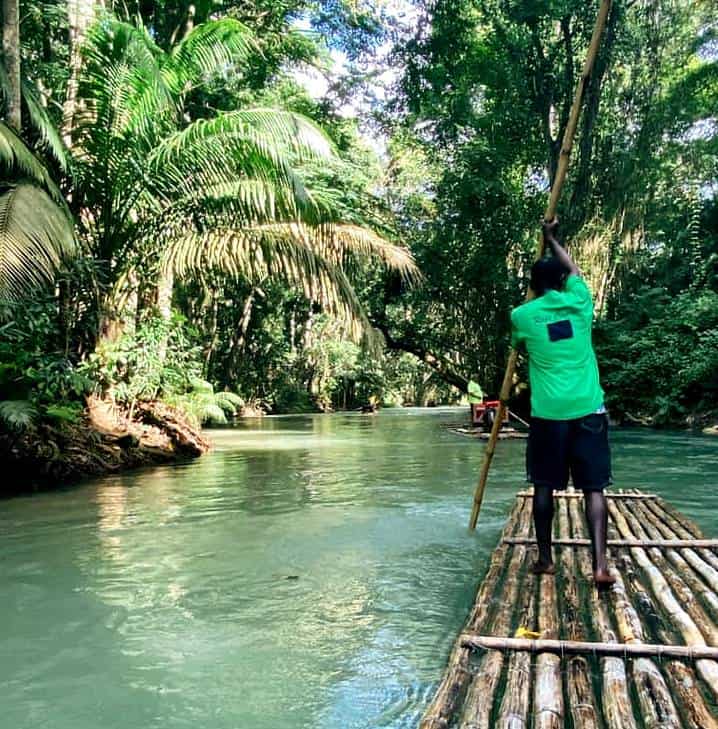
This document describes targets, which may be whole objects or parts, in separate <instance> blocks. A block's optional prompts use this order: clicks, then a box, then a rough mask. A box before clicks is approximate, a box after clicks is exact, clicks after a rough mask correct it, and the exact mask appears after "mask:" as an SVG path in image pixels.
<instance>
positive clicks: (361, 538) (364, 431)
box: [0, 410, 718, 729]
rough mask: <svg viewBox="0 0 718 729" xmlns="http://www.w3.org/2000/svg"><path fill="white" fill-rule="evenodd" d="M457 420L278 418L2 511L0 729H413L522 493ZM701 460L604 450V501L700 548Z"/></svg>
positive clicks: (707, 458)
mask: <svg viewBox="0 0 718 729" xmlns="http://www.w3.org/2000/svg"><path fill="white" fill-rule="evenodd" d="M464 416H465V413H464V411H463V410H432V411H396V412H390V411H385V412H382V413H381V414H380V415H378V416H361V415H358V414H337V415H332V416H299V417H298V416H288V417H280V418H266V419H263V420H255V421H247V422H243V423H242V424H241V425H240V426H239V427H237V428H236V429H233V430H224V431H212V432H211V436H212V438H213V440H214V441H215V450H214V452H213V453H212V454H211V455H210V456H208V457H206V458H203V459H201V460H199V461H197V462H194V463H191V464H185V465H182V466H178V467H162V468H156V469H152V470H147V471H142V472H136V473H132V474H124V475H118V476H113V477H108V478H105V479H101V480H98V481H95V482H92V483H87V484H83V485H81V486H79V487H77V488H75V489H71V490H68V491H64V492H61V493H53V494H43V495H38V496H34V497H30V498H21V499H16V500H13V501H8V502H5V503H3V505H2V506H3V508H2V510H1V511H0V549H2V554H3V560H2V562H1V563H0V571H1V573H2V574H1V579H0V618H1V619H2V623H3V625H4V626H5V631H4V637H3V638H2V653H3V656H11V657H12V660H3V661H2V662H0V695H2V697H3V713H4V720H5V722H7V726H13V727H18V728H22V727H31V726H39V725H47V726H53V727H57V729H69V728H70V727H72V729H90V728H92V729H95V728H96V727H97V726H103V727H109V728H112V727H117V728H118V729H119V727H122V729H146V728H148V727H157V728H158V729H159V728H160V727H162V729H174V728H175V727H177V728H179V727H185V726H186V727H190V726H191V727H193V729H196V727H197V726H211V727H213V729H225V728H227V729H229V728H230V727H232V728H237V727H239V728H244V727H250V726H251V727H253V729H265V728H266V729H278V728H283V727H287V728H288V729H294V728H300V727H301V728H303V727H313V728H317V727H318V728H320V729H339V728H341V729H370V728H372V729H373V728H375V727H392V728H395V729H398V728H400V727H413V726H415V725H416V722H417V719H418V717H419V716H420V714H421V711H422V709H423V707H424V706H425V704H426V701H427V700H428V697H429V695H430V693H431V691H432V689H433V687H434V685H435V683H436V681H437V680H438V678H439V676H440V675H441V672H442V670H443V667H444V663H445V660H446V656H447V653H448V651H449V649H450V646H451V644H452V643H453V640H454V638H455V635H456V632H457V631H458V629H459V628H460V626H461V624H462V623H463V620H464V618H465V615H466V612H467V610H468V608H469V605H470V603H471V601H472V598H473V594H474V590H475V587H476V583H477V580H478V578H479V576H480V574H481V572H482V570H483V569H484V567H485V565H486V561H487V557H488V555H489V553H490V550H491V549H492V548H493V546H494V544H495V542H496V540H497V538H498V534H499V531H500V529H501V527H502V525H503V522H504V519H505V517H506V514H507V512H508V509H509V507H510V504H511V502H512V500H513V494H514V493H515V491H516V490H517V488H519V487H521V486H522V485H523V484H522V477H523V443H520V442H516V441H507V442H503V443H502V444H501V445H500V447H499V452H498V454H497V457H496V459H495V464H494V468H493V470H492V474H491V479H490V485H489V489H488V492H487V496H486V501H485V506H484V509H483V512H482V516H481V521H480V525H479V529H478V531H477V532H476V533H474V534H470V533H469V532H468V530H467V529H466V523H467V520H468V515H469V506H470V501H471V493H472V490H473V487H474V483H475V478H476V472H477V469H478V466H479V463H480V458H481V452H482V449H483V445H482V444H481V443H479V442H477V441H474V440H472V439H469V438H463V437H460V436H456V435H454V434H452V433H450V432H449V431H447V430H446V428H445V427H444V426H445V425H446V423H448V422H457V421H459V420H461V419H463V417H464ZM717 449H718V440H711V439H709V438H696V437H691V436H689V435H685V434H680V433H654V432H648V431H637V430H636V431H623V432H618V433H615V434H614V462H615V463H614V465H615V469H614V470H615V476H616V482H617V484H616V485H617V486H620V487H624V488H634V487H642V488H647V489H650V490H654V491H657V492H658V493H660V494H662V495H664V496H666V497H667V498H669V499H670V500H671V501H672V502H673V503H674V504H676V505H677V506H678V507H679V508H681V509H682V510H684V511H685V512H686V513H687V514H689V515H690V516H691V517H693V518H694V519H695V520H696V521H698V522H699V523H700V524H701V526H702V527H703V528H704V529H706V531H708V532H709V533H712V534H715V526H714V521H715V520H714V516H713V515H714V513H715V509H716V507H718V491H717V490H716V489H715V483H716V481H717V480H718V479H717V477H718V459H716V450H717Z"/></svg>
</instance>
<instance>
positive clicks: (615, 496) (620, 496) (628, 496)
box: [516, 490, 658, 501]
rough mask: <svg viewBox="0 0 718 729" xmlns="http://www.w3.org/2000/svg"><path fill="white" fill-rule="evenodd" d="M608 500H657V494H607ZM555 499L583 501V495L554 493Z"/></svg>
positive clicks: (523, 493) (530, 495) (521, 493)
mask: <svg viewBox="0 0 718 729" xmlns="http://www.w3.org/2000/svg"><path fill="white" fill-rule="evenodd" d="M516 495H517V496H521V497H522V498H524V499H530V498H533V495H534V494H533V491H531V490H529V491H519V492H518V493H517V494H516ZM605 496H606V498H607V499H638V500H639V501H643V500H644V499H645V500H649V499H650V500H653V499H657V498H658V496H657V495H656V494H644V493H639V494H605ZM553 497H554V499H559V500H560V499H582V498H583V493H579V492H577V491H554V494H553Z"/></svg>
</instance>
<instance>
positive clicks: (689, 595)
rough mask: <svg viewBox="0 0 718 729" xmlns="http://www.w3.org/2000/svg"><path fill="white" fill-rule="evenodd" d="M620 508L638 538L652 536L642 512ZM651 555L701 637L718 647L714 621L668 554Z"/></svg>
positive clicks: (654, 552) (657, 553) (624, 507)
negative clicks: (668, 557)
mask: <svg viewBox="0 0 718 729" xmlns="http://www.w3.org/2000/svg"><path fill="white" fill-rule="evenodd" d="M618 508H619V509H620V510H621V512H622V513H623V515H624V517H625V518H626V520H627V521H628V522H629V523H630V524H631V525H632V528H633V531H634V533H635V534H637V535H638V536H643V535H646V534H649V535H650V534H651V531H652V530H653V527H652V525H651V524H650V522H649V521H648V520H645V519H644V518H643V517H642V516H641V513H640V512H638V511H634V510H632V509H630V508H629V507H628V505H627V504H621V505H620V506H619V507H618ZM649 554H650V556H651V559H652V560H653V564H655V565H656V567H658V569H660V570H661V572H662V573H663V576H664V577H665V579H666V581H667V582H668V584H669V585H670V587H671V589H672V590H673V592H674V593H675V595H676V597H677V598H678V600H679V601H680V603H681V606H682V607H683V609H684V610H685V611H686V613H688V615H689V616H690V617H691V619H692V620H693V622H694V623H695V624H696V625H697V626H698V629H699V630H700V632H701V635H702V636H703V638H704V639H705V640H706V642H707V643H708V645H712V646H718V628H716V626H715V625H714V624H713V621H712V620H711V618H710V616H709V615H708V614H707V613H706V611H705V609H704V608H703V607H702V605H701V604H700V603H699V602H698V601H697V600H696V594H695V593H694V592H693V590H691V588H690V586H689V585H688V584H687V583H686V581H685V579H684V577H683V576H682V575H680V574H678V572H677V571H676V570H675V568H674V566H673V565H672V564H671V563H670V561H669V560H668V559H667V556H666V554H665V553H664V552H663V551H661V550H660V549H656V548H651V549H649Z"/></svg>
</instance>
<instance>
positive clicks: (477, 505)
mask: <svg viewBox="0 0 718 729" xmlns="http://www.w3.org/2000/svg"><path fill="white" fill-rule="evenodd" d="M610 9H611V0H601V7H600V8H599V11H598V15H597V16H596V24H595V26H594V28H593V35H592V37H591V44H590V45H589V47H588V53H587V54H586V60H585V61H584V64H583V70H582V71H581V79H580V80H579V83H578V86H577V87H576V93H575V94H574V97H573V104H572V105H571V112H570V114H569V119H568V124H566V130H565V131H564V135H563V143H562V145H561V153H560V155H559V160H558V167H557V169H556V176H555V177H554V180H553V185H552V186H551V195H550V197H549V201H548V205H547V206H546V212H545V214H544V218H545V219H546V220H553V218H555V217H556V210H557V208H558V200H559V197H560V196H561V189H562V188H563V183H564V181H565V179H566V173H567V172H568V163H569V160H570V158H571V149H572V148H573V140H574V137H575V135H576V127H577V125H578V118H579V116H580V114H581V105H582V102H583V95H584V92H585V90H586V87H587V85H588V82H589V79H590V78H591V72H592V71H593V65H594V63H595V61H596V56H597V55H598V49H599V46H600V45H601V37H602V36H603V30H604V28H605V27H606V20H607V19H608V12H609V10H610ZM542 255H543V236H540V237H539V243H538V247H537V256H536V257H537V258H541V256H542ZM526 298H527V300H530V299H531V291H530V290H529V293H528V295H527V297H526ZM517 358H518V352H517V351H516V350H515V349H513V348H512V349H511V352H510V354H509V360H508V362H507V364H506V371H505V372H504V379H503V382H502V384H501V393H500V395H499V408H498V411H497V413H496V418H495V419H494V423H493V426H492V427H491V436H490V438H489V440H488V443H487V444H486V450H485V451H484V462H483V463H482V464H481V472H480V474H479V481H478V483H477V485H476V491H475V492H474V502H473V505H472V508H471V518H470V520H469V529H475V528H476V522H477V521H478V519H479V512H480V511H481V502H482V501H483V499H484V491H485V490H486V480H487V478H488V476H489V469H490V468H491V461H492V460H493V457H494V451H495V450H496V443H497V441H498V437H499V430H500V429H501V422H502V421H503V419H504V415H505V413H506V408H507V406H508V400H509V396H510V395H511V383H512V381H513V377H514V370H515V369H516V360H517Z"/></svg>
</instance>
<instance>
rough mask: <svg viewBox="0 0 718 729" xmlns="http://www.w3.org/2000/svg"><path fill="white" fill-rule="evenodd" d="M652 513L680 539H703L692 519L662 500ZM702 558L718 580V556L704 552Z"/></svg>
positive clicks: (653, 508)
mask: <svg viewBox="0 0 718 729" xmlns="http://www.w3.org/2000/svg"><path fill="white" fill-rule="evenodd" d="M669 507H670V508H669ZM651 511H652V512H653V513H654V514H655V515H656V516H657V517H658V518H659V519H660V520H661V521H662V522H663V523H664V524H666V525H667V526H668V527H669V528H670V529H673V531H675V533H676V534H677V535H678V536H679V537H682V538H688V539H702V538H703V533H702V532H701V530H700V529H699V528H698V527H697V526H696V525H695V524H694V523H693V522H692V521H691V520H690V519H688V518H687V517H684V516H683V514H681V513H680V512H679V511H677V510H675V509H674V508H673V507H672V506H671V505H670V504H668V503H667V502H665V501H663V500H662V499H661V501H660V503H657V504H655V505H653V506H652V507H651ZM701 558H702V559H703V561H704V562H708V563H709V564H710V565H711V567H712V568H713V572H712V574H713V575H714V576H715V577H716V578H717V579H718V556H716V555H715V554H713V552H703V553H702V554H701ZM716 584H718V583H716ZM714 589H718V587H714Z"/></svg>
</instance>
